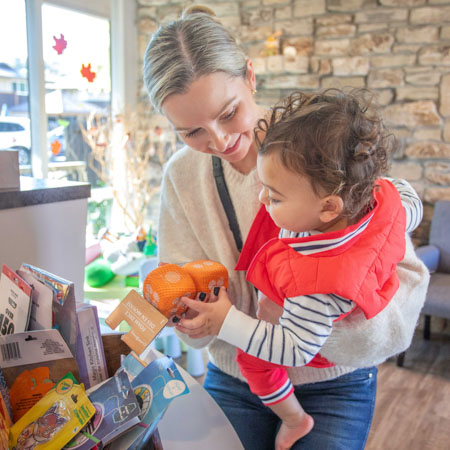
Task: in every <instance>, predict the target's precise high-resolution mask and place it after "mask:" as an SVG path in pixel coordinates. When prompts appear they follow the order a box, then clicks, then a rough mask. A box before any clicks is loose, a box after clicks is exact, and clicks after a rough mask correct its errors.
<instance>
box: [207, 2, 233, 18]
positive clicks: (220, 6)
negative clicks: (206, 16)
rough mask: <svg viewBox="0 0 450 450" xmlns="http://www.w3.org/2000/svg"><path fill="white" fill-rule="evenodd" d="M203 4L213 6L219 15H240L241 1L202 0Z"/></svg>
mask: <svg viewBox="0 0 450 450" xmlns="http://www.w3.org/2000/svg"><path fill="white" fill-rule="evenodd" d="M201 4H202V5H205V6H208V8H211V9H212V10H213V11H214V13H215V14H216V16H217V17H225V16H239V3H237V2H206V3H205V2H202V3H201Z"/></svg>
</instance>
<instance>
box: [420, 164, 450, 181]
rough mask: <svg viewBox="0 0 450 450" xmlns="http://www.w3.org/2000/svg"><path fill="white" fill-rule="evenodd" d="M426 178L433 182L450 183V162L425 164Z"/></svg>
mask: <svg viewBox="0 0 450 450" xmlns="http://www.w3.org/2000/svg"><path fill="white" fill-rule="evenodd" d="M425 178H426V179H427V180H428V181H430V182H431V183H433V184H439V185H441V186H448V185H450V162H447V161H440V162H430V163H426V164H425Z"/></svg>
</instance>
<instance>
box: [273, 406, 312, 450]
mask: <svg viewBox="0 0 450 450" xmlns="http://www.w3.org/2000/svg"><path fill="white" fill-rule="evenodd" d="M313 426H314V419H313V418H312V417H311V416H310V415H309V414H307V413H306V412H303V414H301V416H300V417H299V418H298V420H296V421H293V422H292V423H289V422H287V421H285V420H283V421H282V423H281V427H280V429H279V430H278V433H277V437H276V439H275V450H289V449H290V448H291V447H292V446H293V445H294V444H295V443H296V442H297V441H298V440H299V439H301V438H302V437H303V436H306V435H307V434H308V433H309V432H310V431H311V430H312V428H313Z"/></svg>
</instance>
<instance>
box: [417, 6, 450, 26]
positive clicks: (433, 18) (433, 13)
mask: <svg viewBox="0 0 450 450" xmlns="http://www.w3.org/2000/svg"><path fill="white" fill-rule="evenodd" d="M409 21H410V23H411V24H429V23H445V22H450V6H446V7H437V6H436V7H433V6H431V7H424V8H415V9H412V10H411V14H410V17H409Z"/></svg>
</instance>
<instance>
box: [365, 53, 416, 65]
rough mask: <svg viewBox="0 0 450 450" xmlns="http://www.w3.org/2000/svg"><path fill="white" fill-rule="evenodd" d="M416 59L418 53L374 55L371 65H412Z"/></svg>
mask: <svg viewBox="0 0 450 450" xmlns="http://www.w3.org/2000/svg"><path fill="white" fill-rule="evenodd" d="M415 61H416V55H414V54H413V55H404V54H400V55H398V54H391V55H379V56H372V58H370V65H371V66H372V67H405V66H412V65H414V63H415Z"/></svg>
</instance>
